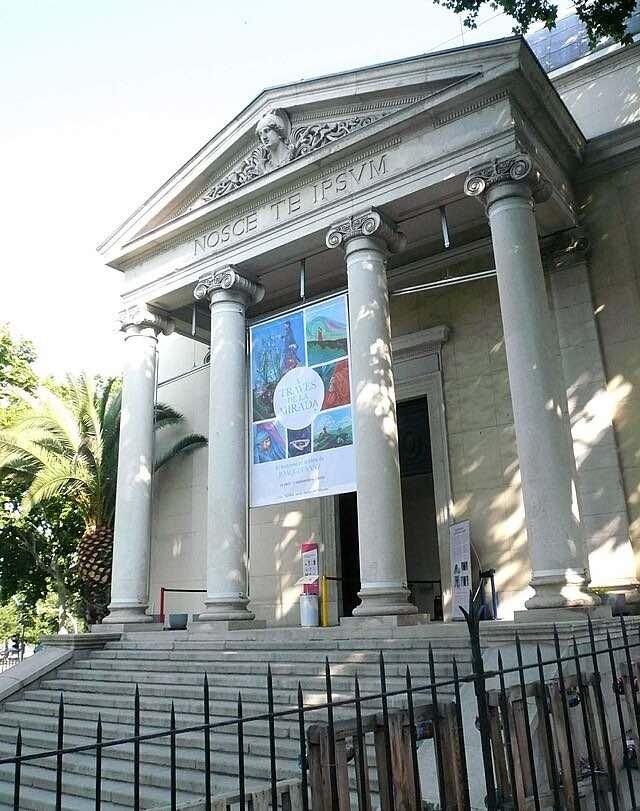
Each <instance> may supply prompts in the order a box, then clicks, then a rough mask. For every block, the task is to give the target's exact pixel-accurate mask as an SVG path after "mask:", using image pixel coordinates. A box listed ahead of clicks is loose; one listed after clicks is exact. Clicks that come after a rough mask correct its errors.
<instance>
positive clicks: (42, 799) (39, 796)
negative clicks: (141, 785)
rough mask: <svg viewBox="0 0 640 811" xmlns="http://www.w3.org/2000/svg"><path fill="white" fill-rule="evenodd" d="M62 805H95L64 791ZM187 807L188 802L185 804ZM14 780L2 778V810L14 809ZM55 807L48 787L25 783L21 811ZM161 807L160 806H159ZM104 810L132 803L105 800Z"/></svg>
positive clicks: (69, 808) (84, 810)
mask: <svg viewBox="0 0 640 811" xmlns="http://www.w3.org/2000/svg"><path fill="white" fill-rule="evenodd" d="M62 807H63V808H64V811H88V809H89V808H92V807H93V805H88V804H87V798H86V797H76V796H74V795H71V794H67V793H66V792H63V795H62ZM183 807H184V808H186V804H185V805H183ZM13 808H14V805H13V781H12V780H11V781H9V780H5V779H0V811H13ZM53 808H55V795H54V794H52V792H51V791H49V790H48V789H42V788H33V787H32V786H27V785H23V787H22V790H21V791H20V811H51V809H53ZM158 808H160V806H158ZM101 809H102V811H124V810H125V809H129V810H130V809H131V806H130V805H122V804H121V803H113V802H109V801H107V800H103V802H102V805H101Z"/></svg>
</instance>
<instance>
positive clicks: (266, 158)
mask: <svg viewBox="0 0 640 811" xmlns="http://www.w3.org/2000/svg"><path fill="white" fill-rule="evenodd" d="M256 134H257V136H258V138H259V139H260V143H261V144H262V171H263V172H264V174H266V173H267V172H271V171H273V170H274V169H279V168H280V167H281V166H284V165H285V164H286V163H289V161H290V160H292V158H293V152H294V147H293V144H292V143H291V141H290V140H289V135H290V134H291V122H290V120H289V116H288V115H287V114H286V113H285V111H284V110H269V111H268V112H266V113H265V114H264V115H263V116H262V118H261V119H260V121H258V125H257V127H256Z"/></svg>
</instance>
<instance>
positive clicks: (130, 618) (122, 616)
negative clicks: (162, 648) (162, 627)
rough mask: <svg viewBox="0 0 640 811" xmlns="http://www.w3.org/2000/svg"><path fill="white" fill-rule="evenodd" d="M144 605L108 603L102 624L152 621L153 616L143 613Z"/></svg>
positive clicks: (145, 608)
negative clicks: (107, 611)
mask: <svg viewBox="0 0 640 811" xmlns="http://www.w3.org/2000/svg"><path fill="white" fill-rule="evenodd" d="M146 610H147V606H146V605H110V606H109V613H108V614H107V616H106V617H105V618H104V619H103V620H102V624H103V625H114V624H116V625H120V624H126V623H130V622H136V623H139V622H154V618H153V617H152V616H151V615H150V614H147V613H145V612H146Z"/></svg>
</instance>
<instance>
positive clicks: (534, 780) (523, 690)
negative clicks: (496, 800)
mask: <svg viewBox="0 0 640 811" xmlns="http://www.w3.org/2000/svg"><path fill="white" fill-rule="evenodd" d="M516 656H517V658H518V676H519V679H520V698H521V699H522V714H523V716H524V727H525V740H526V742H527V757H528V759H529V768H530V770H531V789H532V791H533V802H534V806H535V809H536V811H540V794H539V792H538V777H537V775H536V764H535V761H534V758H533V741H532V738H531V722H530V720H529V705H528V703H527V687H526V684H525V681H524V666H523V664H522V645H521V643H520V634H519V633H518V632H517V631H516Z"/></svg>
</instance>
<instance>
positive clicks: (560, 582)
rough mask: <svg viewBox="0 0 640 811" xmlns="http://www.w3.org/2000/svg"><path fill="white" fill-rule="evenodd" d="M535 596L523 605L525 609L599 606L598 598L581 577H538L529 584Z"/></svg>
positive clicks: (555, 575)
mask: <svg viewBox="0 0 640 811" xmlns="http://www.w3.org/2000/svg"><path fill="white" fill-rule="evenodd" d="M529 585H530V586H531V588H532V589H534V590H535V592H536V593H535V594H534V595H533V597H531V598H530V599H529V600H527V601H526V603H525V608H527V609H529V610H531V609H537V608H592V607H594V606H597V605H600V602H601V601H600V598H599V597H598V595H597V594H593V593H592V592H590V591H589V590H588V588H587V580H586V578H584V577H582V576H581V575H580V576H579V575H574V576H573V579H572V580H569V579H568V578H567V577H564V576H563V577H562V579H560V578H559V577H558V575H557V574H554V575H540V576H538V577H536V576H535V575H534V577H533V578H532V579H531V583H530V584H529Z"/></svg>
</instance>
